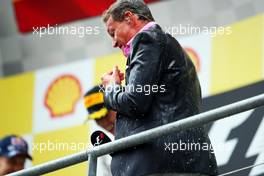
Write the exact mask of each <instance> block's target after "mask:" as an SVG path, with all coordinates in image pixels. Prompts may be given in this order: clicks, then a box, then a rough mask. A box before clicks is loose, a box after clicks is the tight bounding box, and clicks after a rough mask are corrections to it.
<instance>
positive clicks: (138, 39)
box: [102, 0, 217, 176]
mask: <svg viewBox="0 0 264 176" xmlns="http://www.w3.org/2000/svg"><path fill="white" fill-rule="evenodd" d="M103 21H104V22H105V24H106V27H107V32H108V33H109V35H110V36H111V38H112V44H113V47H119V48H120V49H122V51H123V53H124V55H125V56H126V57H127V64H126V73H125V78H126V80H125V81H126V86H125V87H122V86H121V82H122V80H123V79H124V74H123V73H121V72H120V70H119V69H118V67H117V66H115V67H114V68H113V70H112V71H109V72H108V73H106V74H104V75H103V76H102V84H103V85H104V87H105V92H104V101H105V105H106V106H107V107H108V108H110V109H113V110H114V111H117V117H116V125H115V127H116V129H115V138H116V139H120V138H123V137H126V136H129V135H132V134H136V133H138V132H141V131H145V130H148V129H151V128H154V127H157V126H160V125H164V124H167V123H170V122H173V121H177V120H181V119H184V118H187V117H189V116H192V115H194V114H197V113H199V112H200V105H201V89H200V84H199V80H198V78H197V74H196V71H195V67H194V65H193V63H192V62H191V60H190V58H189V57H188V55H187V54H186V53H185V52H184V50H183V49H182V47H181V46H180V44H179V43H178V42H177V40H175V39H174V38H173V37H172V36H171V35H169V34H166V33H165V32H163V30H162V29H161V27H160V26H159V25H158V24H156V23H155V22H154V18H153V16H152V14H151V12H150V10H149V8H148V7H147V6H146V4H145V3H144V2H143V1H140V0H120V1H117V2H115V3H114V4H112V5H111V6H110V7H109V9H108V10H107V11H106V12H105V13H104V15H103ZM204 145H207V146H210V148H207V149H205V148H203V146H204ZM183 146H184V147H183ZM194 146H195V147H194ZM112 156H113V158H112V163H111V170H112V174H113V176H145V175H164V176H165V175H186V176H189V175H216V174H217V165H216V160H215V156H214V153H213V150H212V147H211V142H210V140H209V137H208V135H207V134H206V133H205V131H204V127H203V126H200V127H196V128H191V129H188V130H185V131H181V132H179V133H173V134H169V135H167V136H163V137H160V138H158V139H156V140H153V141H152V142H149V143H146V144H142V145H139V146H137V147H134V148H129V149H127V150H122V151H120V152H117V153H114V154H113V155H112Z"/></svg>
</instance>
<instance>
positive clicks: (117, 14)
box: [102, 0, 154, 23]
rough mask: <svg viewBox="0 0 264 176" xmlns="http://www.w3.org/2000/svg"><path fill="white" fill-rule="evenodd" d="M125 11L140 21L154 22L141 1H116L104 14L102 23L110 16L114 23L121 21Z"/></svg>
mask: <svg viewBox="0 0 264 176" xmlns="http://www.w3.org/2000/svg"><path fill="white" fill-rule="evenodd" d="M126 11H130V12H132V13H134V14H136V15H137V16H138V17H139V19H140V20H144V21H154V18H153V16H152V14H151V12H150V10H149V8H148V6H147V5H146V4H145V3H144V1H143V0H118V1H116V2H115V3H113V4H112V5H111V6H110V7H109V8H108V9H107V10H106V11H105V12H104V13H103V16H102V18H103V21H104V22H105V23H106V22H107V20H108V19H109V18H110V16H111V17H112V18H113V19H114V20H115V21H123V20H124V14H125V12H126Z"/></svg>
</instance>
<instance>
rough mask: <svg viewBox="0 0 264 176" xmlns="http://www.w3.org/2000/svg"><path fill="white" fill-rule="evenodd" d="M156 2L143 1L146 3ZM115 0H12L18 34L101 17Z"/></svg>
mask: <svg viewBox="0 0 264 176" xmlns="http://www.w3.org/2000/svg"><path fill="white" fill-rule="evenodd" d="M154 1H158V0H145V2H146V3H150V2H154ZM113 2H115V0H96V1H95V0H13V6H14V10H15V16H16V22H17V26H18V29H19V31H20V32H30V31H33V27H34V28H36V27H46V26H48V24H49V25H55V24H62V23H66V22H71V21H75V20H79V19H84V18H90V17H94V16H98V15H101V14H102V13H103V11H104V10H105V9H107V8H108V7H109V6H110V5H111V4H112V3H113Z"/></svg>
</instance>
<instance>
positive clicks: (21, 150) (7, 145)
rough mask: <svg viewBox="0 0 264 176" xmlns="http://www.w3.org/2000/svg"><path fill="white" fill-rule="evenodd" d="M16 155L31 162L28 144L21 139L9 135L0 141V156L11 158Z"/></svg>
mask: <svg viewBox="0 0 264 176" xmlns="http://www.w3.org/2000/svg"><path fill="white" fill-rule="evenodd" d="M17 155H24V156H25V157H27V158H28V159H30V160H32V157H31V156H30V155H29V154H28V144H27V142H26V141H25V140H24V139H23V138H21V137H19V136H16V135H10V136H6V137H4V138H3V139H2V140H0V156H5V157H8V158H12V157H14V156H17Z"/></svg>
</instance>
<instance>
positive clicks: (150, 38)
mask: <svg viewBox="0 0 264 176" xmlns="http://www.w3.org/2000/svg"><path fill="white" fill-rule="evenodd" d="M140 42H158V43H161V44H162V43H165V42H166V34H165V32H164V31H163V30H162V29H161V27H160V26H159V25H157V24H155V25H153V26H151V27H150V28H149V29H147V30H144V31H142V32H140V33H138V34H137V35H136V37H135V39H134V40H133V44H134V45H135V44H137V43H140ZM133 44H132V45H133Z"/></svg>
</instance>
